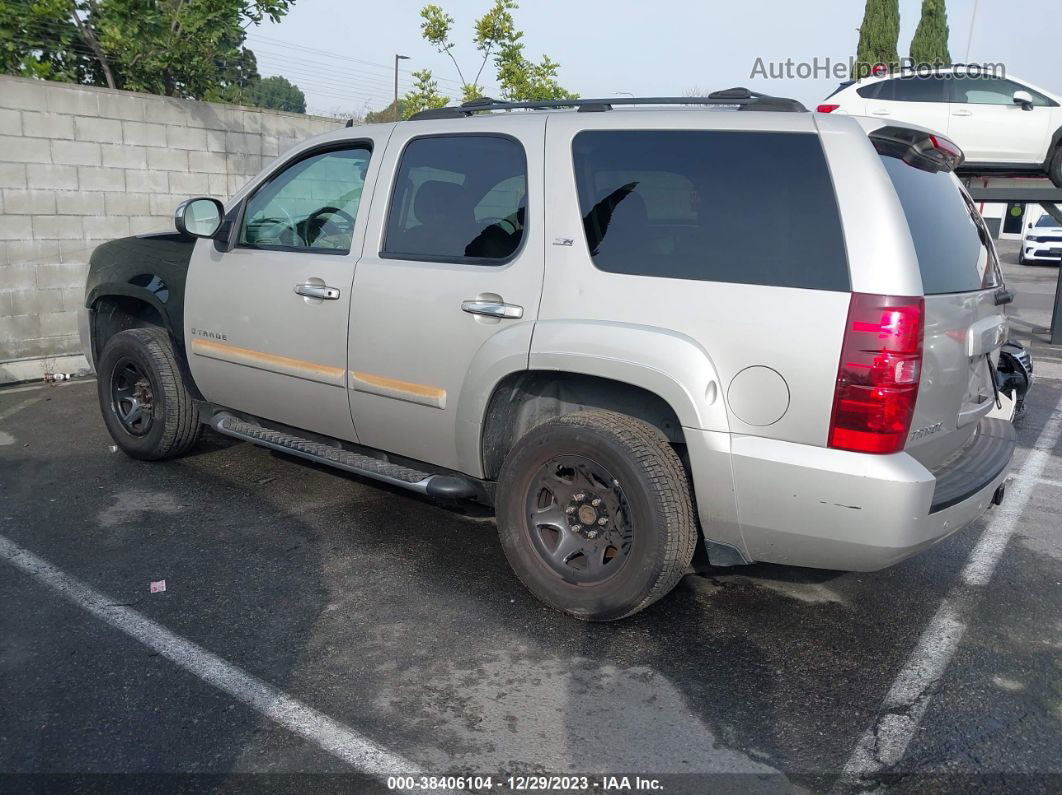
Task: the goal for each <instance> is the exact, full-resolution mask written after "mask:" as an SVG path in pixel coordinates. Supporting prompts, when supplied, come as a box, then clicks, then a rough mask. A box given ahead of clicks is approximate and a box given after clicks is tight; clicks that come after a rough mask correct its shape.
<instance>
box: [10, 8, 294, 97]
mask: <svg viewBox="0 0 1062 795" xmlns="http://www.w3.org/2000/svg"><path fill="white" fill-rule="evenodd" d="M292 2H293V0H4V1H3V3H2V5H0V55H2V57H3V68H4V71H6V72H7V73H9V74H18V75H24V76H31V77H44V78H47V79H51V80H67V81H71V82H77V83H88V84H91V85H109V86H111V87H113V88H124V89H128V90H132V91H145V92H148V93H152V94H165V95H167V96H176V97H189V98H194V99H207V100H224V99H226V98H227V97H231V96H232V95H233V94H236V95H240V94H241V91H243V90H246V89H248V88H250V86H251V85H252V84H253V83H254V82H256V80H257V78H258V72H257V69H256V64H255V60H254V54H253V53H252V52H251V51H250V50H248V49H247V48H246V47H244V46H243V45H244V39H245V34H244V28H245V27H246V26H247V25H251V24H255V25H257V24H260V23H261V22H263V21H264V20H266V19H269V20H272V21H274V22H276V21H279V20H280V18H281V17H283V16H284V15H285V14H286V13H287V11H288V9H289V8H290V6H291V5H292Z"/></svg>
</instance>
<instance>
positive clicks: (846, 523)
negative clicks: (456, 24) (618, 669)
mask: <svg viewBox="0 0 1062 795" xmlns="http://www.w3.org/2000/svg"><path fill="white" fill-rule="evenodd" d="M640 101H642V100H630V101H629V102H630V103H632V104H633V103H638V102H640ZM652 101H653V102H656V103H657V104H661V103H662V102H663V103H669V102H670V103H673V104H674V105H675V107H654V108H651V109H645V110H638V109H620V108H619V107H617V106H618V105H620V104H622V102H625V101H621V100H617V99H607V100H572V101H565V102H556V101H551V102H547V103H541V104H535V103H515V104H513V103H500V102H498V103H492V102H489V101H479V102H477V103H475V104H472V105H468V106H462V107H458V108H447V109H441V110H436V111H429V112H425V113H421V114H418V115H417V116H415V117H414V118H413V119H412V120H410V121H404V122H399V123H397V124H380V125H366V126H362V127H352V128H351V127H348V128H345V129H340V130H336V131H335V132H332V133H328V134H325V135H322V136H319V137H316V138H313V139H310V140H308V141H306V142H304V143H302V144H301V145H299V146H297V147H296V148H294V149H293V150H291V151H289V152H287V153H286V154H285V155H284V156H283V157H281V158H280V159H279V160H278V161H277V162H275V163H274V164H272V165H270V166H269V167H268V168H267V169H266V170H265V171H263V172H262V173H261V174H260V175H258V176H257V177H256V178H254V179H252V180H251V181H250V182H249V183H248V185H247V186H246V187H245V188H243V189H242V190H241V191H240V192H239V193H237V194H236V195H235V196H233V197H232V199H231V200H230V201H229V202H228V205H227V206H226V207H223V206H222V204H221V202H220V201H218V200H217V199H213V198H199V199H193V200H190V201H187V202H185V203H183V204H182V205H181V206H180V207H179V208H178V209H177V213H176V227H177V231H176V232H175V233H173V234H164V235H157V236H141V237H134V238H125V239H122V240H116V241H113V242H110V243H107V244H104V245H102V246H100V247H99V248H97V249H96V251H95V252H94V254H93V255H92V258H91V268H90V272H89V276H88V286H87V294H86V300H85V310H84V312H83V313H82V320H81V324H82V325H81V328H82V333H83V338H84V342H85V348H86V353H87V355H88V356H89V357H90V359H91V361H92V362H93V363H94V364H95V368H96V371H97V373H98V376H99V378H98V384H99V400H100V405H101V409H102V412H103V419H104V421H105V423H106V425H107V428H108V430H109V431H110V433H111V435H112V436H113V438H114V439H115V441H116V442H117V444H118V446H119V447H120V448H121V449H122V450H124V451H125V452H126V453H128V454H129V455H131V456H133V457H135V458H141V459H147V460H158V459H165V458H171V457H173V456H178V455H181V454H183V453H186V452H188V451H189V450H191V449H192V447H193V446H194V445H195V443H196V440H197V438H198V437H199V433H200V428H201V427H202V425H204V424H205V425H208V426H210V427H212V428H213V429H215V430H216V431H218V432H220V433H222V434H226V435H228V436H232V437H235V438H237V439H242V440H246V441H249V442H253V443H255V444H259V445H263V446H265V447H268V448H272V449H275V450H281V451H284V452H287V453H290V454H292V455H295V456H299V457H302V458H304V459H307V460H310V461H314V462H317V463H321V464H326V465H329V466H332V467H336V468H338V469H341V470H345V471H347V472H351V473H355V474H358V475H362V476H364V477H368V478H372V479H375V480H379V481H384V482H386V483H390V484H393V485H397V486H401V487H403V488H407V489H411V490H413V491H417V492H420V493H422V494H426V495H429V496H431V497H434V498H438V499H444V500H460V499H477V500H480V501H482V502H484V503H487V504H488V505H492V506H493V507H494V508H495V511H496V515H497V525H498V531H499V534H500V538H501V545H502V548H503V549H504V551H505V555H506V556H507V558H508V560H509V562H510V563H511V565H512V567H513V569H514V570H515V572H516V574H517V575H518V577H519V578H520V579H521V580H522V581H523V582H524V584H525V585H526V586H527V587H528V588H529V589H530V590H531V591H532V592H533V593H534V594H535V595H536V596H538V597H539V598H540V599H541V600H542V601H544V602H545V603H546V604H548V605H550V606H552V607H554V608H557V609H558V610H562V611H565V612H567V613H569V614H571V615H573V616H577V617H579V618H582V619H587V620H611V619H618V618H622V617H624V616H628V615H631V614H632V613H635V612H637V611H639V610H641V609H642V608H644V607H646V606H647V605H650V604H652V603H653V602H655V601H656V600H657V599H659V598H661V597H662V596H664V595H665V594H666V593H668V592H669V591H670V590H671V589H672V588H673V587H674V586H675V584H676V583H677V582H678V581H679V579H680V578H681V577H682V575H683V573H684V572H685V571H686V570H687V567H688V565H689V563H690V561H691V557H692V555H693V553H694V548H695V546H696V545H697V544H698V542H699V539H701V538H703V540H704V544H705V548H706V550H707V554H708V557H709V559H710V560H711V561H712V562H713V563H715V564H717V565H734V564H741V563H749V562H752V561H770V562H775V563H783V564H790V565H799V566H817V567H825V568H831V569H855V570H872V569H878V568H882V567H885V566H889V565H891V564H893V563H896V562H897V561H900V560H903V559H904V558H906V557H908V556H909V555H912V554H914V553H916V552H918V551H919V550H922V549H925V548H926V547H928V546H930V545H932V544H934V543H936V542H938V541H940V540H941V539H942V538H944V537H945V536H947V535H949V534H951V533H953V532H955V531H956V530H958V529H959V528H961V527H963V526H964V525H966V524H968V523H969V522H971V521H973V520H974V519H976V518H977V517H978V516H980V515H981V513H982V512H983V511H985V510H986V509H987V508H988V507H989V505H990V504H992V503H993V502H994V501H997V502H998V501H999V500H1000V499H1002V494H1003V481H1004V478H1005V477H1006V475H1007V470H1008V467H1009V464H1010V460H1011V456H1012V452H1013V449H1014V434H1013V430H1012V428H1011V426H1010V424H1009V423H1008V422H1005V421H1001V420H997V419H993V418H989V417H986V414H988V413H989V412H990V410H991V409H992V407H993V405H994V400H993V395H994V391H993V381H992V377H991V366H990V365H991V363H992V362H993V361H994V360H995V359H996V358H997V357H998V355H999V349H1000V346H1001V345H1002V343H1003V341H1004V340H1005V339H1006V318H1005V316H1004V305H1005V302H1006V300H1008V299H1009V294H1008V293H1007V292H1006V291H1005V290H1004V288H1003V283H1002V279H1001V276H1000V270H999V267H998V261H997V258H996V252H995V249H994V248H993V244H992V241H991V238H990V237H989V234H988V232H987V230H986V228H985V226H984V223H983V222H982V220H981V218H980V216H979V215H978V213H977V212H976V210H975V209H974V206H973V204H972V203H971V201H970V199H969V197H968V195H967V194H966V193H965V191H964V190H963V188H962V186H961V184H960V183H959V182H958V180H957V179H956V178H955V176H954V174H953V173H951V172H952V171H953V169H954V167H955V166H956V165H958V164H959V163H961V160H962V153H961V152H960V151H959V150H958V149H957V148H956V147H955V146H954V145H953V144H952V143H951V142H950V141H948V140H947V139H946V138H943V137H941V136H934V135H930V134H929V133H927V132H926V131H924V130H921V129H918V128H916V127H913V126H910V125H905V124H902V123H899V122H894V121H891V120H890V121H882V120H876V119H858V118H855V117H851V116H839V115H832V116H831V115H823V114H812V113H807V112H803V111H804V108H803V107H802V106H801V105H799V103H796V102H794V101H792V100H784V99H778V98H773V97H764V96H761V95H757V94H753V93H752V92H749V91H747V90H744V89H734V90H730V91H725V92H718V93H716V94H713V95H711V96H710V97H707V98H702V99H693V98H688V97H682V98H678V99H674V100H663V101H662V100H652ZM695 103H696V104H700V105H705V106H709V107H711V106H723V107H724V108H725V107H733V108H738V109H740V111H742V112H731V113H728V112H719V109H716V110H715V111H705V110H702V109H692V108H690V107H687V106H690V105H693V104H695ZM562 105H563V106H564V108H566V109H560V106H562ZM577 111H582V112H577ZM750 241H752V244H751V245H750ZM402 532H403V533H404V537H405V538H406V541H407V543H409V544H418V543H426V541H425V540H424V539H423V538H418V534H419V532H420V529H419V528H410V527H404V528H402Z"/></svg>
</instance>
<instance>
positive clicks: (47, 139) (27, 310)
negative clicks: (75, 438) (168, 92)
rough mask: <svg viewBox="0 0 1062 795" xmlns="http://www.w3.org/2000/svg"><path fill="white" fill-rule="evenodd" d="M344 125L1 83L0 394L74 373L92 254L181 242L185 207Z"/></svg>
mask: <svg viewBox="0 0 1062 795" xmlns="http://www.w3.org/2000/svg"><path fill="white" fill-rule="evenodd" d="M340 124H341V122H339V121H337V120H335V119H326V118H320V117H315V116H305V115H301V114H293V113H278V112H275V111H265V110H261V109H259V108H245V107H240V106H235V105H220V104H214V103H209V102H194V101H190V100H182V99H172V98H168V97H160V96H154V95H150V94H136V93H133V92H128V91H114V90H110V89H103V88H92V87H87V86H76V85H71V84H68V83H49V82H45V81H41V80H28V79H23V78H15V77H6V76H0V383H4V382H5V381H11V380H23V379H24V378H32V377H33V376H34V375H40V374H42V373H43V372H44V369H46V367H51V366H53V365H54V364H58V367H57V369H76V367H75V366H74V365H75V364H77V363H78V361H79V360H76V359H69V358H68V357H71V356H77V355H78V354H79V352H80V343H79V341H78V337H77V325H76V322H77V308H78V307H79V306H80V305H81V302H82V300H83V298H84V285H85V274H86V271H87V263H88V258H89V255H90V254H91V252H92V249H93V248H95V247H96V246H97V245H99V244H100V243H101V242H104V241H106V240H110V239H112V238H115V237H123V236H125V235H135V234H141V233H144V232H157V231H169V230H172V229H173V210H174V208H175V207H176V206H177V205H178V204H179V203H180V202H181V201H183V200H184V199H187V198H189V197H191V196H215V197H217V198H219V199H221V200H222V201H224V200H225V199H227V198H228V197H229V196H230V195H231V194H233V193H235V192H236V191H237V190H238V189H239V188H240V187H241V186H242V185H243V184H244V183H245V182H246V181H247V179H248V178H249V177H251V176H253V175H254V174H256V173H258V171H260V170H261V168H262V167H263V165H265V164H267V163H268V162H269V161H271V160H273V159H274V158H275V157H276V156H277V155H279V154H280V153H281V152H283V151H284V150H286V149H287V148H288V147H290V146H291V145H292V144H294V143H295V142H297V141H300V140H302V139H304V138H307V137H309V136H311V135H316V134H318V133H322V132H327V131H330V130H334V129H336V128H337V127H338V126H340ZM82 366H83V365H82ZM38 371H39V372H38Z"/></svg>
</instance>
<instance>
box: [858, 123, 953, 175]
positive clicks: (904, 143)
mask: <svg viewBox="0 0 1062 795" xmlns="http://www.w3.org/2000/svg"><path fill="white" fill-rule="evenodd" d="M870 140H871V142H872V143H873V144H874V148H875V149H877V150H878V153H879V154H883V155H888V156H889V157H898V158H899V159H901V160H902V161H903V162H905V163H907V165H909V166H914V167H915V168H918V169H921V170H922V171H928V172H930V173H931V174H936V173H937V172H938V171H944V172H950V171H954V170H955V169H957V168H958V167H959V166H961V165H962V164H963V162H964V161H965V160H966V155H964V154H963V152H962V149H960V148H959V146H958V144H956V143H955V142H954V141H952V140H951V139H950V138H945V137H944V136H943V135H939V134H937V133H931V132H929V131H928V130H918V129H915V128H914V127H881V128H879V129H877V130H874V131H873V132H872V133H870Z"/></svg>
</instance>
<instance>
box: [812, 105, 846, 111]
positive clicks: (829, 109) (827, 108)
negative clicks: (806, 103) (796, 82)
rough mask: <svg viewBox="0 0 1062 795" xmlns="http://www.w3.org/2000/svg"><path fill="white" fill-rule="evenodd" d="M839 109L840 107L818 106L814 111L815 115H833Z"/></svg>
mask: <svg viewBox="0 0 1062 795" xmlns="http://www.w3.org/2000/svg"><path fill="white" fill-rule="evenodd" d="M839 107H841V106H840V105H819V106H818V107H817V108H815V111H816V112H817V113H833V112H834V111H835V110H837V109H838V108H839Z"/></svg>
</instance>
